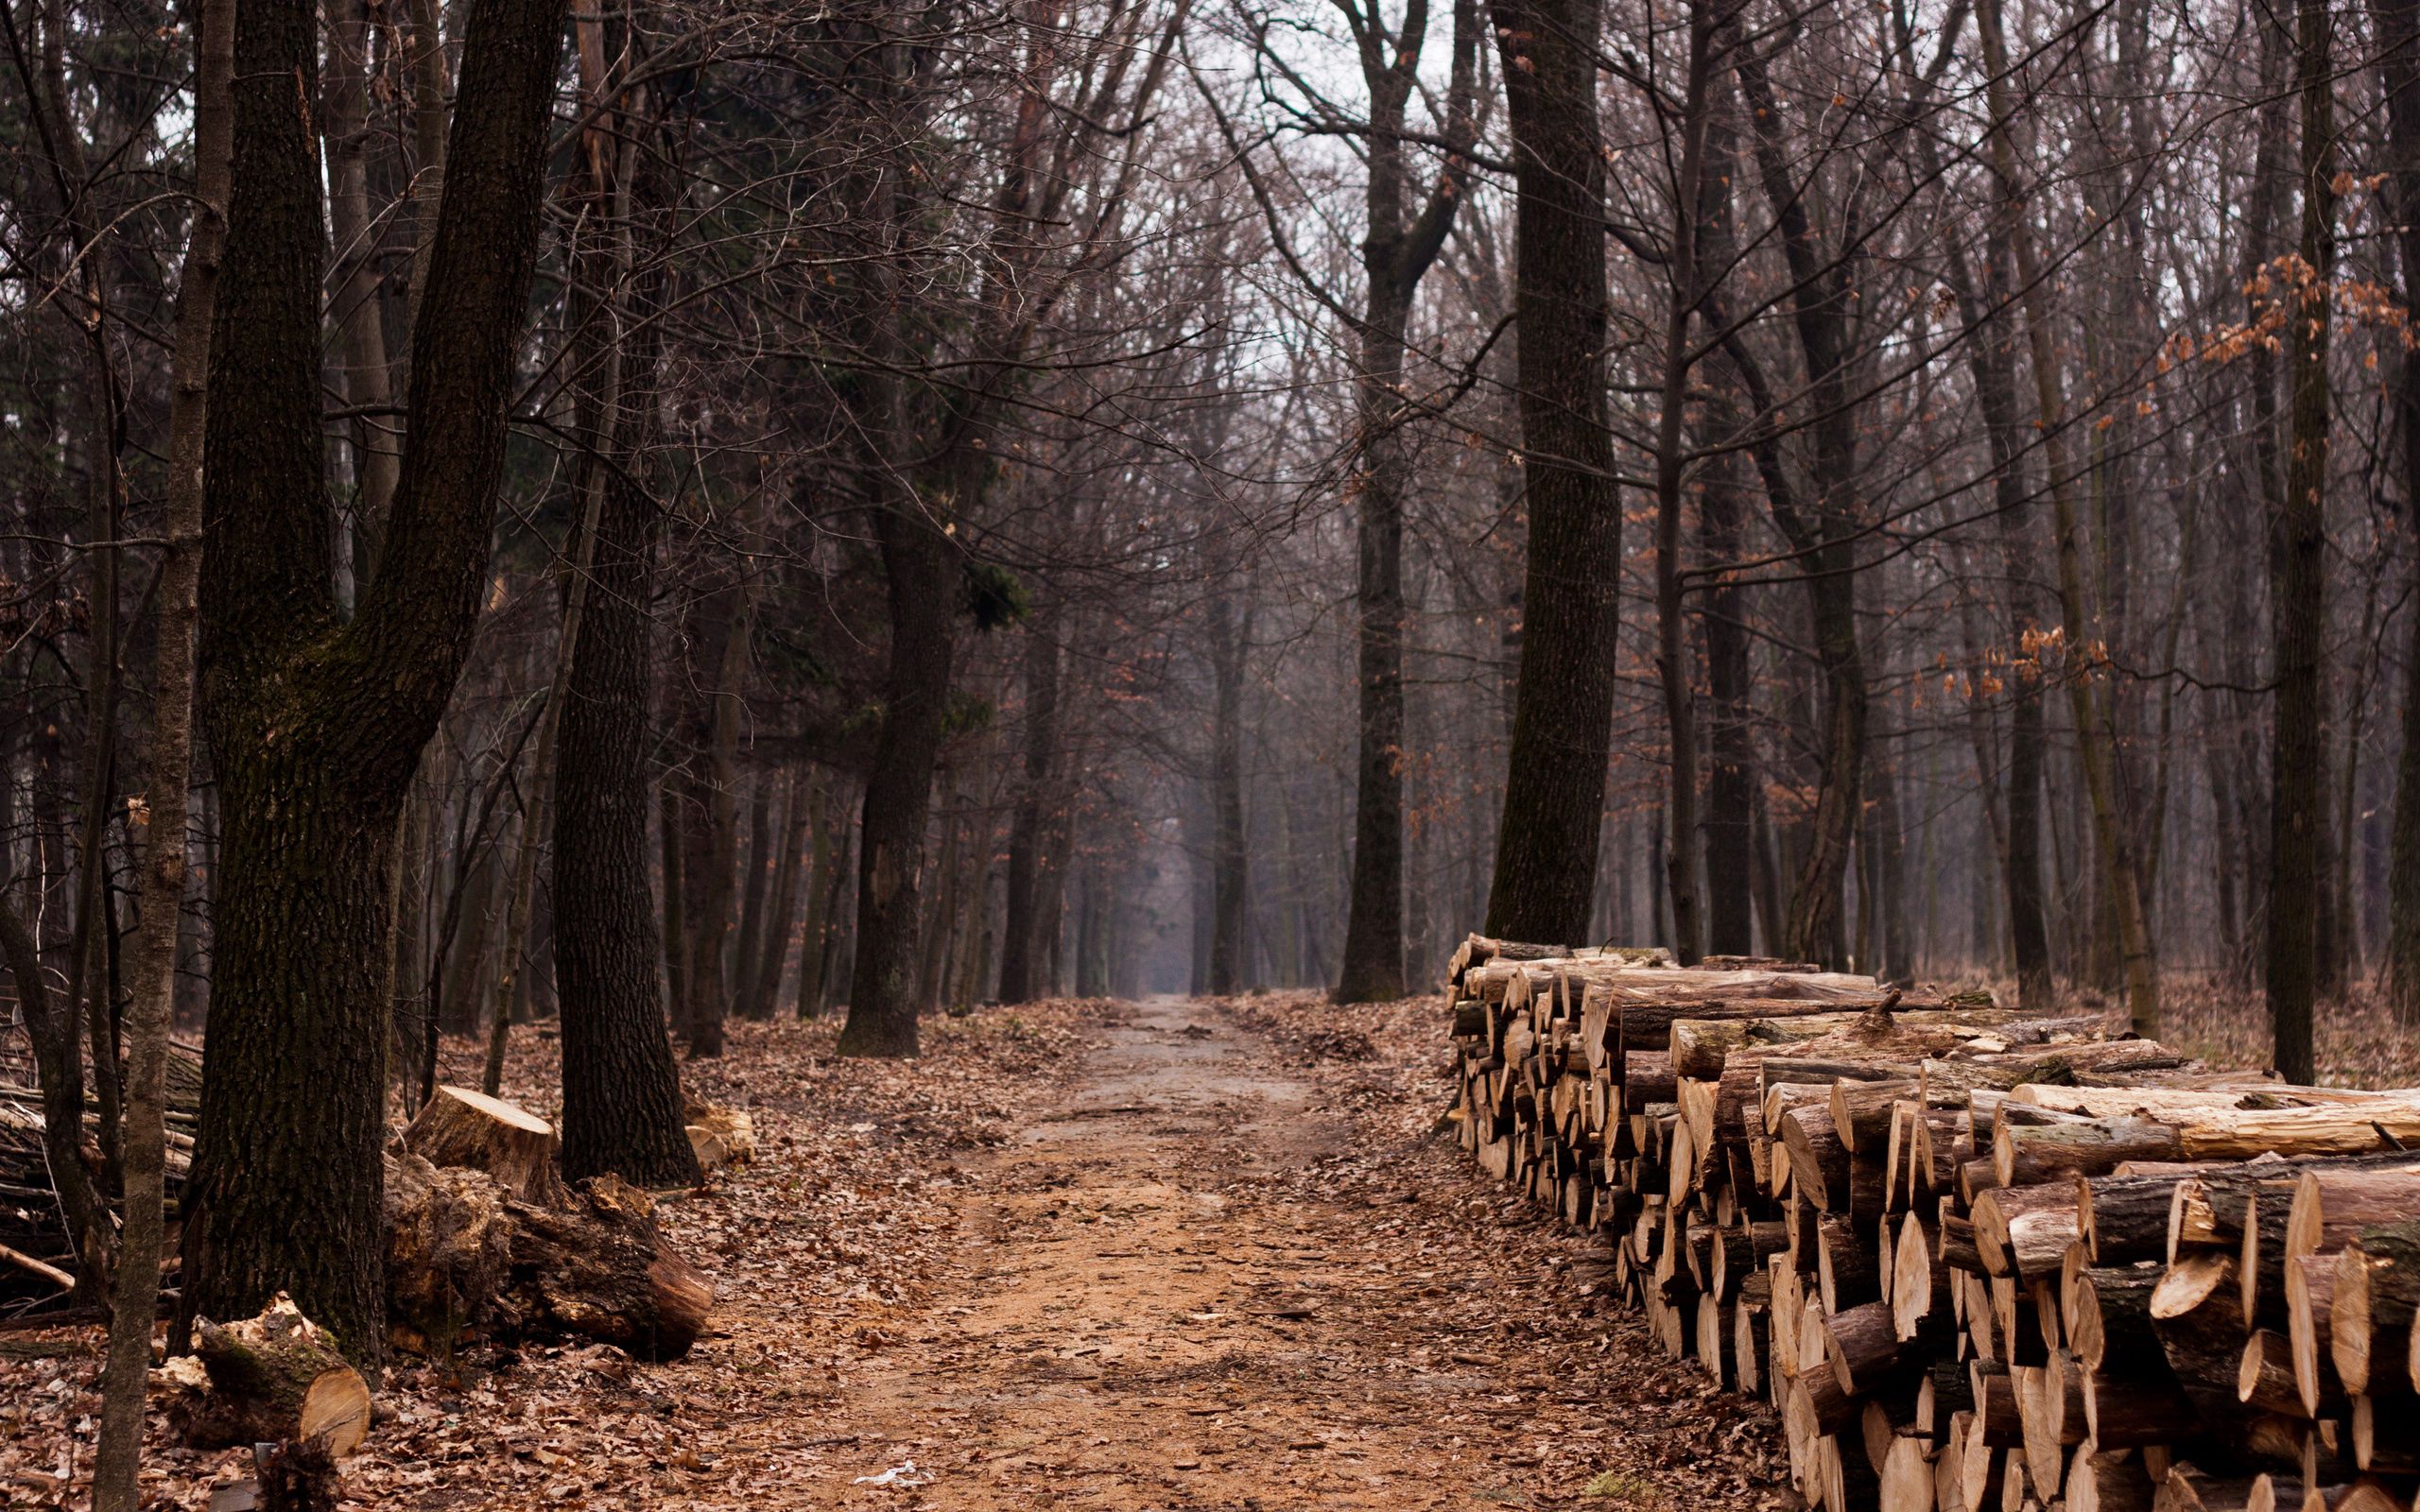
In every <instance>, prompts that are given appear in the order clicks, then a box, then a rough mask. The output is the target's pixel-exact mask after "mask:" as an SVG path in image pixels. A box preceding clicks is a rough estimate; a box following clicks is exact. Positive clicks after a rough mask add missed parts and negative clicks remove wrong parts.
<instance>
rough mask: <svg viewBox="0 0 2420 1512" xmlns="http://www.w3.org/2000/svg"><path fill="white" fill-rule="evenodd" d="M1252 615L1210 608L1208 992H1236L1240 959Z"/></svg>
mask: <svg viewBox="0 0 2420 1512" xmlns="http://www.w3.org/2000/svg"><path fill="white" fill-rule="evenodd" d="M1251 621H1252V615H1251V611H1250V610H1246V611H1244V614H1243V616H1242V623H1241V624H1238V623H1237V621H1236V608H1235V605H1234V604H1233V603H1232V602H1231V601H1230V600H1229V599H1228V597H1227V596H1226V595H1224V594H1220V595H1219V596H1218V597H1217V598H1216V599H1215V600H1214V601H1213V603H1212V604H1211V606H1210V673H1211V681H1212V684H1213V708H1212V712H1211V729H1210V990H1211V991H1212V992H1213V993H1215V994H1217V995H1219V996H1221V997H1224V996H1226V995H1227V994H1229V993H1231V992H1240V991H1242V990H1243V987H1244V973H1245V971H1247V970H1248V966H1247V962H1246V959H1245V949H1246V947H1245V942H1244V923H1245V907H1246V903H1245V897H1244V894H1245V889H1246V888H1247V887H1248V886H1249V885H1251V876H1250V865H1251V862H1250V856H1249V854H1248V853H1247V852H1246V851H1245V848H1244V846H1245V836H1244V780H1243V765H1244V756H1243V748H1244V734H1243V686H1244V658H1245V654H1246V643H1247V641H1248V640H1249V639H1250V637H1251V634H1252V630H1251Z"/></svg>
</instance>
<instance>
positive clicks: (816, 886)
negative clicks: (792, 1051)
mask: <svg viewBox="0 0 2420 1512" xmlns="http://www.w3.org/2000/svg"><path fill="white" fill-rule="evenodd" d="M806 802H807V808H808V813H809V815H810V816H811V818H812V820H813V822H814V825H815V841H814V860H813V863H812V864H811V865H810V866H809V867H808V868H807V872H806V927H805V929H804V931H803V932H802V933H801V935H800V936H799V945H798V990H797V992H796V993H795V995H794V996H793V997H792V999H791V1016H792V1017H794V1018H800V1019H811V1018H813V1017H815V1016H816V1015H817V1014H819V1013H821V1012H822V1011H823V986H824V983H826V982H827V981H829V980H830V979H831V975H832V938H833V935H834V933H835V929H836V925H837V920H836V919H835V918H834V916H835V915H836V914H838V912H839V908H840V897H839V887H840V879H841V878H842V877H843V876H844V875H845V874H846V871H847V868H846V866H845V865H843V864H842V863H841V861H840V859H839V857H838V855H837V854H836V853H835V852H836V851H837V849H838V848H836V847H835V846H834V845H833V843H832V839H833V836H832V778H831V774H830V773H829V771H827V770H826V769H825V768H823V767H821V766H819V767H817V768H816V769H815V778H814V782H813V785H812V786H810V787H809V788H808V790H807V796H806Z"/></svg>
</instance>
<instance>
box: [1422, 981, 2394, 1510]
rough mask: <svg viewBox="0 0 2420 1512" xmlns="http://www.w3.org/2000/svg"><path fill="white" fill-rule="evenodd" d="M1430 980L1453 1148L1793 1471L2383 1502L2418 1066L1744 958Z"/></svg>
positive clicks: (2069, 1491)
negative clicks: (2230, 1066)
mask: <svg viewBox="0 0 2420 1512" xmlns="http://www.w3.org/2000/svg"><path fill="white" fill-rule="evenodd" d="M1446 995H1447V999H1448V1001H1449V1003H1450V1004H1451V1008H1452V1021H1453V1034H1454V1040H1455V1045H1456V1048H1457V1051H1458V1055H1459V1068H1460V1071H1459V1076H1460V1079H1459V1092H1458V1097H1457V1101H1456V1106H1455V1109H1454V1118H1455V1121H1456V1122H1457V1124H1458V1125H1459V1127H1460V1130H1461V1140H1462V1143H1463V1144H1464V1146H1465V1147H1466V1148H1468V1149H1469V1150H1471V1151H1472V1152H1473V1153H1474V1154H1476V1155H1477V1156H1478V1159H1479V1160H1480V1163H1481V1164H1482V1166H1483V1167H1484V1168H1485V1169H1486V1170H1487V1171H1489V1172H1490V1173H1491V1174H1492V1175H1494V1176H1495V1177H1498V1178H1500V1179H1502V1180H1505V1181H1509V1182H1511V1183H1513V1184H1514V1185H1515V1186H1517V1187H1519V1188H1520V1189H1521V1190H1522V1191H1523V1192H1525V1193H1527V1194H1529V1195H1530V1197H1531V1198H1532V1199H1534V1200H1535V1201H1537V1202H1538V1203H1539V1204H1540V1205H1541V1206H1543V1207H1546V1208H1547V1209H1548V1210H1550V1211H1553V1212H1555V1213H1557V1214H1559V1215H1560V1216H1561V1217H1562V1218H1563V1219H1564V1221H1565V1222H1567V1223H1570V1224H1572V1225H1574V1226H1576V1227H1579V1228H1582V1229H1591V1230H1596V1231H1600V1232H1602V1233H1604V1234H1605V1235H1606V1236H1607V1238H1608V1241H1609V1242H1610V1243H1611V1244H1612V1245H1613V1246H1614V1248H1615V1251H1616V1260H1615V1273H1616V1278H1617V1287H1618V1290H1619V1292H1620V1293H1621V1295H1622V1296H1623V1297H1625V1298H1626V1299H1627V1300H1628V1301H1630V1302H1631V1303H1633V1304H1634V1305H1636V1306H1637V1307H1639V1308H1641V1309H1642V1310H1643V1311H1644V1313H1645V1314H1646V1318H1647V1321H1648V1324H1649V1332H1651V1333H1652V1334H1653V1335H1654V1336H1655V1337H1656V1338H1657V1339H1658V1340H1660V1341H1661V1343H1662V1345H1663V1347H1664V1348H1665V1349H1667V1350H1668V1351H1669V1352H1670V1353H1672V1354H1673V1355H1675V1356H1677V1357H1683V1358H1688V1359H1693V1360H1695V1361H1697V1362H1698V1363H1699V1365H1700V1366H1702V1367H1703V1369H1704V1370H1705V1371H1706V1373H1707V1374H1708V1375H1709V1376H1711V1377H1713V1378H1714V1379H1715V1380H1716V1381H1718V1382H1720V1383H1721V1384H1723V1385H1725V1386H1727V1387H1730V1388H1732V1389H1735V1390H1738V1391H1741V1392H1745V1393H1750V1394H1754V1395H1758V1396H1761V1397H1764V1398H1765V1399H1767V1400H1770V1401H1771V1402H1772V1404H1773V1406H1774V1407H1775V1408H1776V1409H1777V1411H1778V1413H1779V1415H1780V1417H1781V1420H1782V1424H1783V1428H1784V1431H1785V1434H1786V1436H1787V1438H1788V1443H1789V1459H1790V1469H1791V1474H1792V1477H1793V1479H1794V1480H1795V1481H1796V1483H1797V1487H1798V1489H1799V1491H1800V1492H1801V1493H1802V1494H1803V1495H1804V1496H1805V1497H1806V1499H1807V1500H1808V1501H1809V1502H1812V1503H1817V1504H1819V1505H1821V1506H1824V1507H1825V1508H1828V1509H1829V1512H1864V1509H1867V1508H1872V1507H1877V1506H1878V1507H1883V1508H1887V1509H1888V1512H1930V1509H1933V1508H1940V1509H1942V1512H1985V1509H1986V1508H1991V1509H1997V1512H2023V1509H2024V1508H2027V1507H2036V1506H2038V1507H2045V1508H2048V1507H2056V1506H2062V1505H2064V1506H2065V1507H2066V1508H2067V1509H2069V1512H2119V1509H2124V1512H2138V1509H2139V1512H2154V1509H2159V1512H2165V1509H2171V1508H2172V1509H2174V1512H2193V1509H2196V1508H2208V1509H2213V1512H2215V1509H2217V1508H2220V1507H2221V1506H2223V1507H2227V1508H2257V1507H2277V1506H2285V1507H2308V1508H2317V1509H2321V1512H2340V1509H2343V1508H2348V1507H2350V1508H2358V1509H2364V1512H2367V1509H2383V1508H2386V1507H2390V1506H2394V1507H2410V1506H2413V1505H2414V1498H2413V1492H2414V1488H2415V1486H2420V1332H2415V1330H2414V1314H2415V1311H2420V1091H2408V1092H2361V1091H2345V1090H2342V1089H2335V1088H2318V1087H2294V1086H2288V1085H2285V1084H2282V1083H2279V1082H2276V1081H2274V1080H2272V1079H2267V1078H2264V1077H2261V1076H2258V1075H2256V1074H2221V1073H2214V1072H2211V1071H2210V1070H2208V1069H2207V1068H2205V1067H2204V1066H2202V1065H2201V1064H2199V1063H2198V1062H2195V1061H2191V1060H2188V1059H2187V1058H2185V1057H2180V1056H2177V1055H2175V1054H2173V1053H2171V1052H2169V1051H2168V1050H2166V1049H2164V1048H2162V1047H2161V1046H2159V1045H2157V1044H2155V1043H2152V1042H2151V1041H2149V1040H2139V1039H2135V1038H2133V1037H2131V1036H2129V1035H2128V1034H2127V1033H2126V1032H2125V1029H2124V1026H2123V1024H2122V1022H2109V1021H2108V1020H2106V1019H2104V1018H2102V1017H2100V1016H2097V1015H2076V1016H2054V1015H2019V1014H2016V1013H2013V1012H2010V1011H2007V1010H2004V1009H2001V1008H1998V1007H1997V1006H1995V1005H1992V1004H1991V1003H1990V1002H1989V1001H1988V1000H1987V999H1984V998H1981V997H1979V996H1978V997H1950V996H1945V995H1943V994H1940V993H1927V992H1918V991H1912V990H1911V991H1906V992H1901V991H1898V990H1895V989H1893V988H1888V987H1886V986H1885V985H1883V984H1881V983H1878V982H1876V981H1874V980H1873V979H1871V978H1868V977H1861V976H1849V975H1842V974H1839V973H1831V972H1820V971H1813V970H1811V969H1809V968H1806V967H1801V966H1792V965H1789V964H1788V963H1783V962H1777V961H1755V960H1739V959H1732V960H1724V961H1719V962H1710V963H1708V964H1707V966H1705V967H1703V968H1687V969H1684V968H1680V967H1676V966H1673V965H1670V964H1669V963H1668V962H1667V961H1665V960H1663V959H1662V958H1661V956H1660V955H1659V954H1656V953H1651V952H1626V951H1612V950H1597V951H1589V952H1580V953H1562V952H1554V951H1549V950H1547V949H1545V948H1542V947H1536V946H1524V945H1517V944H1506V943H1503V942H1499V941H1494V940H1488V939H1483V938H1480V937H1478V936H1473V937H1472V938H1471V939H1470V940H1469V941H1467V942H1466V943H1465V944H1464V945H1463V947H1462V948H1461V951H1459V952H1458V953H1457V954H1456V955H1455V958H1454V962H1453V967H1452V970H1451V972H1450V975H1449V978H1448V982H1447V992H1446ZM2407 1149H2408V1150H2410V1151H2411V1152H2412V1153H2410V1154H2407V1153H2404V1152H2405V1151H2406V1150H2407Z"/></svg>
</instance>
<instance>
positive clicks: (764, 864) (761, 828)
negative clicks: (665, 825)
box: [731, 770, 788, 1019]
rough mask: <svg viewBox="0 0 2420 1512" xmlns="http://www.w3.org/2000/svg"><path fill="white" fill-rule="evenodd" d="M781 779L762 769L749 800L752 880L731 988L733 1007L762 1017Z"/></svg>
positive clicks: (742, 903)
mask: <svg viewBox="0 0 2420 1512" xmlns="http://www.w3.org/2000/svg"><path fill="white" fill-rule="evenodd" d="M778 779H779V774H778V773H775V772H773V771H770V770H765V771H759V772H758V773H757V774H756V778H755V788H756V791H755V792H754V793H753V794H752V796H751V797H750V799H749V800H748V835H749V839H748V880H747V882H746V884H745V885H742V886H741V888H740V893H739V940H738V943H737V944H735V946H734V947H733V948H732V959H733V963H734V964H735V966H736V967H737V968H738V976H737V978H736V980H735V981H734V982H733V983H732V988H731V1006H732V1011H733V1012H735V1013H736V1014H738V1015H739V1016H740V1017H741V1018H743V1019H753V1018H756V1017H758V1014H757V1011H756V1010H757V1005H758V998H757V994H756V977H757V973H758V971H760V970H761V969H762V967H763V964H764V963H763V957H764V954H765V909H766V903H767V901H768V900H767V891H768V889H769V885H770V884H771V881H772V877H771V873H772V869H773V868H774V867H775V866H776V865H777V864H778V863H776V862H775V860H774V856H775V855H776V854H777V853H778V847H779V845H780V843H781V840H782V838H783V837H784V835H785V834H786V833H787V831H786V830H781V829H777V827H776V824H775V821H774V815H773V787H774V784H775V782H777V781H778ZM782 817H783V818H784V819H787V817H788V816H787V815H784V816H782Z"/></svg>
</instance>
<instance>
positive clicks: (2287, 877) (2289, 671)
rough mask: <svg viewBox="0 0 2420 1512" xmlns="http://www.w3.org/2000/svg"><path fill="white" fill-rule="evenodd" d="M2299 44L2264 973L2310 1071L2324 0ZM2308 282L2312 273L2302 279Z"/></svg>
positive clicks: (2332, 250)
mask: <svg viewBox="0 0 2420 1512" xmlns="http://www.w3.org/2000/svg"><path fill="white" fill-rule="evenodd" d="M2295 14H2296V26H2295V32H2296V37H2295V47H2296V52H2297V56H2298V58H2299V60H2300V67H2299V70H2298V73H2299V85H2300V93H2301V95H2302V166H2303V173H2302V180H2303V183H2302V191H2303V230H2302V263H2303V267H2302V269H2301V270H2299V272H2298V276H2296V277H2294V278H2290V279H2287V280H2284V281H2282V282H2284V283H2287V284H2288V285H2289V286H2288V287H2286V288H2285V289H2283V290H2282V291H2281V292H2280V293H2279V295H2278V298H2280V299H2281V300H2283V301H2287V308H2288V310H2289V312H2290V314H2289V318H2288V319H2287V322H2286V326H2287V332H2288V336H2289V340H2288V343H2287V352H2288V357H2289V362H2290V368H2291V372H2292V376H2291V378H2290V381H2289V382H2290V388H2289V392H2290V404H2289V421H2288V423H2289V425H2290V428H2291V442H2290V445H2289V447H2288V448H2287V454H2286V457H2287V460H2286V476H2285V494H2284V497H2283V498H2281V499H2280V500H2279V501H2278V507H2277V516H2276V526H2275V542H2276V547H2275V549H2276V560H2277V576H2276V585H2275V588H2274V590H2273V592H2274V593H2275V595H2276V596H2275V601H2274V603H2273V606H2272V608H2271V610H2270V612H2271V614H2272V616H2273V620H2274V633H2275V635H2276V671H2275V679H2276V686H2277V693H2276V704H2277V712H2276V721H2275V724H2274V727H2273V745H2272V747H2271V752H2270V793H2271V799H2270V813H2269V834H2270V842H2269V844H2270V852H2269V868H2270V869H2269V971H2268V996H2269V1018H2270V1027H2271V1032H2272V1034H2273V1036H2274V1040H2275V1057H2276V1061H2275V1064H2276V1068H2277V1072H2278V1074H2280V1075H2282V1076H2284V1077H2285V1078H2286V1079H2287V1080H2288V1081H2292V1082H2308V1081H2309V1080H2310V1079H2311V1075H2312V1066H2311V1004H2312V998H2313V996H2314V995H2315V993H2316V990H2317V988H2318V968H2319V923H2320V918H2319V912H2320V911H2319V888H2320V881H2321V879H2320V852H2321V844H2320V832H2321V830H2322V828H2323V827H2324V826H2325V823H2326V816H2325V811H2326V793H2325V785H2326V770H2325V768H2326V745H2325V742H2326V738H2327V735H2326V721H2327V696H2326V688H2325V684H2324V682H2323V681H2322V679H2323V678H2325V675H2326V669H2325V655H2326V630H2327V625H2326V620H2327V578H2326V571H2327V564H2326V550H2327V541H2326V524H2327V451H2328V444H2327V443H2328V429H2329V414H2328V406H2329V395H2328V382H2327V347H2328V329H2329V325H2330V321H2331V311H2332V309H2333V301H2334V298H2335V295H2334V289H2333V280H2334V278H2335V274H2336V191H2335V188H2334V185H2333V182H2332V180H2333V179H2334V177H2335V172H2336V115H2335V88H2336V85H2335V79H2334V76H2333V75H2332V73H2331V72H2330V68H2331V63H2332V54H2333V46H2332V42H2331V38H2332V32H2333V29H2334V18H2333V17H2332V16H2331V15H2330V13H2329V9H2328V4H2327V0H2300V3H2299V5H2298V6H2297V7H2296V12H2295ZM2305 280H2308V282H2305Z"/></svg>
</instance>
